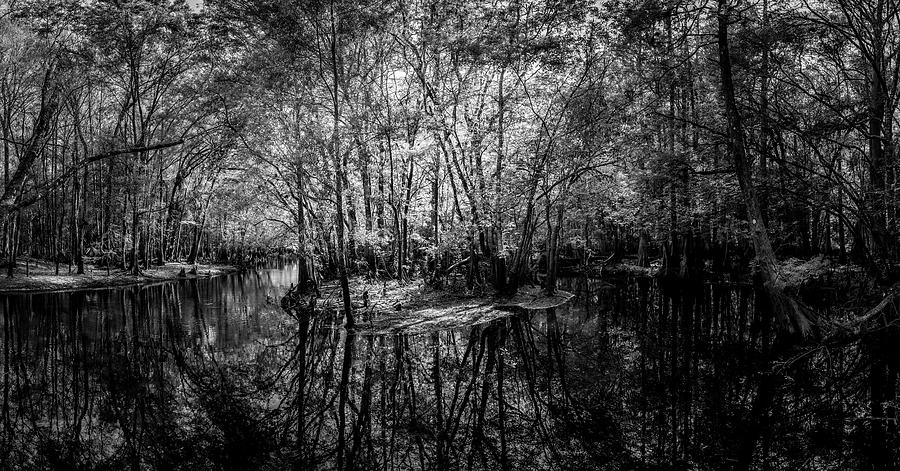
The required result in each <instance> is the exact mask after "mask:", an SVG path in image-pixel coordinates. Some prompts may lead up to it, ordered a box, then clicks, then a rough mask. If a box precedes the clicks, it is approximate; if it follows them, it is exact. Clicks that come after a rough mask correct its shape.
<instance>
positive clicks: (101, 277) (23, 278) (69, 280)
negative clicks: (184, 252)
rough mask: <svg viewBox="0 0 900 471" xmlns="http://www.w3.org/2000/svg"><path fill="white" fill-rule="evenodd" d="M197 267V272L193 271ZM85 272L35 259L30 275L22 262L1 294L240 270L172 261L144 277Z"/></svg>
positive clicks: (2, 280) (89, 268) (1, 280)
mask: <svg viewBox="0 0 900 471" xmlns="http://www.w3.org/2000/svg"><path fill="white" fill-rule="evenodd" d="M195 267H196V271H195V272H192V270H194V268H195ZM84 271H85V273H84V274H83V275H77V274H75V272H74V271H73V272H72V273H68V266H65V265H61V266H60V268H59V274H56V266H55V264H53V263H52V262H47V261H44V260H34V259H31V260H28V266H27V275H26V266H25V263H24V262H22V263H20V265H19V266H18V267H16V270H15V273H14V276H13V277H12V278H10V277H7V276H6V275H5V274H3V275H2V276H0V294H7V293H31V292H48V291H74V290H82V289H101V288H116V287H123V286H131V285H142V284H150V283H158V282H160V281H169V280H177V279H182V278H187V279H190V278H207V277H211V276H218V275H225V274H228V273H233V272H236V271H238V268H237V267H235V266H231V265H214V264H210V265H207V264H196V265H193V264H187V263H180V262H170V263H167V264H165V265H162V266H154V267H151V268H148V269H146V270H142V272H141V274H140V275H133V274H131V273H128V272H127V271H125V270H122V269H111V270H109V272H107V270H106V268H101V267H95V266H93V265H87V264H86V265H85V267H84Z"/></svg>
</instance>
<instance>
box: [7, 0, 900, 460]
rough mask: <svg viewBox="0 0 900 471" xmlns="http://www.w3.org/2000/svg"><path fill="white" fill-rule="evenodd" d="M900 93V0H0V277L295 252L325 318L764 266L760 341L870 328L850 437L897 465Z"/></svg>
mask: <svg viewBox="0 0 900 471" xmlns="http://www.w3.org/2000/svg"><path fill="white" fill-rule="evenodd" d="M898 107H900V0H778V1H775V0H572V1H564V0H404V1H401V0H296V1H293V0H92V1H88V0H2V1H0V140H2V153H3V170H2V172H3V187H2V190H0V216H2V219H0V238H2V239H0V267H2V270H3V272H4V273H3V276H2V277H0V291H4V290H8V291H10V292H13V291H15V292H18V291H30V290H49V289H50V288H48V286H49V287H51V288H52V287H54V286H57V287H58V286H63V285H62V284H65V283H71V285H69V286H75V287H88V286H91V287H96V286H106V285H107V284H108V285H109V286H113V285H115V284H117V283H119V284H121V281H122V280H125V281H128V282H132V281H134V280H145V279H153V280H155V279H157V278H155V276H157V275H158V274H159V273H166V275H159V276H166V277H169V278H173V277H175V276H176V275H175V272H178V275H177V277H179V278H185V277H188V276H193V275H196V274H197V273H198V265H199V266H200V269H199V271H200V273H201V274H202V273H203V271H204V270H207V272H206V273H207V274H215V273H217V271H216V270H220V271H222V272H224V271H229V270H243V269H251V268H253V267H259V266H261V265H263V264H265V263H267V261H271V260H273V259H276V258H277V259H278V260H287V259H291V260H295V261H297V262H298V267H299V268H298V270H297V273H296V277H295V279H292V280H291V285H290V291H289V293H288V295H287V296H286V297H285V298H284V299H283V300H282V301H281V305H282V306H284V307H285V309H286V310H288V311H291V312H293V311H303V312H305V314H298V316H299V317H300V318H303V319H305V320H304V321H303V322H304V323H303V324H302V326H303V327H301V330H303V331H305V329H306V328H308V327H309V325H310V324H309V322H310V320H309V318H308V315H309V312H307V311H310V312H311V311H313V310H315V309H316V305H317V303H318V306H319V309H320V310H322V309H326V308H328V309H333V310H334V311H335V312H336V313H337V314H338V316H337V317H340V319H341V320H340V322H341V323H342V325H343V326H344V327H346V328H347V329H350V328H353V327H355V326H357V325H363V326H365V325H372V326H376V327H377V326H378V325H381V326H382V327H384V328H385V329H388V330H390V328H393V327H391V326H390V325H388V324H389V322H392V321H383V322H382V324H378V323H377V322H375V321H373V319H372V318H373V316H376V317H377V316H378V315H380V314H379V313H378V312H376V313H375V314H373V313H372V312H371V309H370V296H372V301H371V303H372V304H378V303H389V304H390V305H391V306H396V307H395V308H394V307H391V308H390V309H389V310H396V311H401V310H403V309H402V307H403V306H406V308H409V306H410V305H412V306H413V307H414V308H415V309H419V310H418V311H416V312H417V313H418V314H415V315H420V314H421V313H422V312H424V311H426V310H427V309H425V307H427V306H426V305H427V304H429V303H433V304H436V305H440V303H441V302H443V301H445V298H443V297H441V296H443V295H442V294H435V293H444V292H448V293H465V295H466V296H473V297H478V298H484V299H492V300H494V301H493V302H494V307H495V308H497V309H501V308H502V309H513V310H516V309H524V310H525V311H530V310H534V309H537V307H535V306H538V307H540V308H542V309H543V308H549V311H552V310H553V309H554V308H555V307H558V306H560V305H562V304H564V303H565V302H568V301H569V298H568V296H570V294H569V293H568V292H567V291H565V290H564V288H563V287H562V286H563V285H565V286H568V285H569V284H570V280H569V278H571V277H573V276H574V277H587V278H591V279H608V278H609V277H628V278H629V279H632V278H634V277H637V278H642V279H644V278H646V279H653V280H657V281H658V282H659V283H665V284H666V286H668V287H667V288H666V292H669V291H671V290H673V289H674V290H675V291H674V292H676V293H681V292H682V291H684V292H686V291H687V288H684V289H683V290H682V288H679V287H681V286H687V284H689V283H692V282H694V281H697V280H702V282H705V283H707V284H710V283H713V284H716V286H729V287H736V289H745V288H746V289H753V290H755V293H756V298H755V305H756V308H755V309H758V312H757V313H756V314H755V315H756V316H757V317H756V318H754V320H750V319H748V318H745V315H746V312H744V311H741V312H742V314H740V316H741V317H740V320H739V321H736V322H740V323H744V322H746V323H747V324H748V325H752V326H753V327H752V328H753V329H756V330H754V332H756V334H751V340H752V342H753V345H754V347H753V348H756V349H757V351H758V352H762V353H761V354H762V355H763V356H764V358H765V365H773V364H776V363H781V362H785V363H790V362H791V361H794V359H796V357H793V355H795V354H798V352H806V353H805V354H809V355H812V354H813V353H812V352H815V354H816V355H827V354H828V352H829V351H830V350H829V349H836V350H837V349H841V348H847V347H848V346H849V345H855V346H857V347H858V349H857V350H854V351H856V352H864V353H865V358H867V360H866V362H867V363H866V365H867V366H866V368H867V369H866V373H865V375H864V376H865V378H864V379H863V380H860V382H859V383H858V384H857V387H858V388H859V389H860V390H861V391H864V394H863V398H861V399H859V407H860V408H861V409H865V415H866V417H868V419H865V420H867V422H866V423H865V426H864V427H863V428H864V429H865V430H866V432H865V433H866V434H867V435H865V436H866V437H867V438H866V441H867V443H869V444H868V445H866V446H867V447H868V448H866V447H863V449H864V450H866V451H865V452H864V453H863V455H864V456H865V458H859V459H857V458H853V460H856V461H853V462H854V463H863V464H861V465H860V467H859V469H895V468H894V467H893V466H894V465H897V464H898V463H900V461H898V460H900V454H898V453H897V451H896V449H894V448H896V445H897V444H898V443H900V442H898V439H900V432H898V429H897V420H898V419H897V410H896V401H897V392H898V390H900V379H898V375H900V353H898V352H897V351H892V350H893V349H892V348H891V347H890V346H891V345H895V342H896V341H897V339H898V338H900V337H898V336H900V330H898V326H900V322H898V318H900V153H898V150H897V142H896V141H897V139H896V138H895V134H894V125H895V124H897V125H898V127H900V113H898V111H900V110H898ZM167 269H168V270H169V271H168V272H167V271H165V270H167ZM186 270H191V272H190V273H186ZM41 277H44V279H46V280H51V281H52V282H53V283H57V284H56V285H46V284H42V283H43V281H41V280H42V278H41ZM54 280H55V281H54ZM60 280H62V281H60ZM117 280H119V281H117ZM421 286H425V287H428V289H429V290H430V291H428V292H429V293H432V294H433V295H434V297H424V298H421V299H416V297H417V296H418V295H417V294H415V293H413V292H412V291H411V288H409V287H416V289H419V287H421ZM642 286H643V285H642ZM654 286H655V285H654ZM389 287H390V288H389ZM654 289H655V288H654ZM680 290H681V291H680ZM641 292H642V293H644V295H643V296H644V298H640V297H639V296H638V297H635V296H636V295H630V296H632V298H635V299H638V298H640V299H644V301H642V302H643V303H646V302H647V301H646V299H645V298H646V291H645V288H641ZM323 293H324V294H323ZM416 293H418V292H416ZM404 296H405V297H404ZM678 296H682V294H678ZM523 297H526V298H527V299H525V298H523ZM501 298H502V300H501V301H498V299H501ZM454 299H455V298H454ZM467 299H468V298H467ZM679 299H681V298H679ZM704 299H706V298H704ZM557 301H558V302H557ZM685 302H686V301H685ZM176 304H177V303H176ZM451 304H452V303H451ZM642 305H643V304H642ZM679 305H680V304H679ZM454 306H455V308H459V310H457V311H453V312H463V311H465V309H468V308H465V306H463V307H460V306H458V305H454ZM744 308H745V310H746V308H747V306H746V305H744ZM666 309H668V308H666ZM672 309H675V308H674V307H673V308H672ZM685 309H687V308H685ZM698 309H699V308H698ZM385 312H387V310H385V311H383V312H381V314H384V313H385ZM465 312H469V314H467V315H474V314H472V313H471V312H470V311H465ZM553 312H555V311H553ZM664 312H669V311H667V310H666V311H664ZM692 312H693V311H692ZM698 312H699V311H698ZM729 312H730V311H729ZM482 314H483V312H480V313H479V314H478V315H482ZM304 316H307V317H304ZM759 316H761V317H759ZM382 317H383V316H382ZM391 319H392V318H391ZM553 319H554V322H556V321H555V319H556V317H555V314H553ZM491 320H493V317H492V318H491ZM317 322H318V321H313V323H314V324H315V323H317ZM436 322H443V321H436ZM514 322H519V321H514ZM660 322H662V321H660ZM672 322H673V329H674V328H675V324H674V323H675V322H676V321H674V320H673V321H672ZM698 322H699V321H698ZM710 322H713V321H710ZM716 322H718V321H716ZM723 322H724V321H723ZM367 323H368V324H367ZM770 323H771V331H770V330H769V329H770ZM492 325H493V324H492ZM640 325H641V326H643V327H641V328H644V327H646V326H645V324H640ZM710 325H712V324H710ZM742 325H743V324H742ZM441 326H442V327H446V325H443V324H441ZM516 326H517V327H516V328H518V329H521V328H522V327H521V326H520V325H518V324H516ZM394 327H396V326H394ZM710 328H712V327H710ZM370 329H371V330H377V329H375V327H371V328H370ZM759 329H762V330H761V331H760V330H759ZM378 332H381V331H380V330H379V331H378ZM741 332H742V333H741V334H739V336H740V335H744V334H745V332H743V331H741ZM760 332H762V333H760ZM757 334H758V335H759V337H756V336H755V335H757ZM304 335H305V334H304ZM348 335H349V334H348ZM353 335H356V334H353ZM473 335H474V334H473ZM491 335H493V334H491ZM498 335H499V334H498ZM504 335H505V334H504ZM510 335H512V334H510ZM517 335H524V334H517ZM548 335H549V334H548ZM673 335H674V334H673ZM476 337H477V336H476ZM473 338H475V337H473ZM498 338H499V337H498ZM504 338H505V337H504ZM303 339H306V337H303ZM673 339H674V337H673ZM333 341H334V342H335V343H337V340H333ZM354 341H356V340H355V337H354ZM302 342H306V340H303V341H302ZM302 342H301V343H302ZM492 342H493V340H492ZM548 342H549V340H548ZM673 342H674V340H673ZM859 342H861V343H859ZM676 343H677V342H676ZM349 345H350V341H349V340H348V341H347V346H346V347H345V350H343V351H344V354H345V355H347V356H348V358H349V356H350V355H351V353H347V352H352V351H353V349H352V348H350V347H349ZM491 345H494V344H491ZM336 348H337V347H336ZM358 348H361V347H358ZM368 348H369V349H370V350H371V349H372V348H373V347H372V344H371V343H370V344H369V347H368ZM398 348H399V347H398ZM423 348H426V347H423ZM482 348H484V346H483V345H482ZM491 348H500V347H496V346H495V347H491ZM854 348H856V347H854ZM494 351H495V350H491V352H494ZM557 354H559V352H557ZM332 355H335V354H334V353H332ZM435 355H436V354H435ZM491 355H494V353H491ZM497 355H499V353H497ZM675 355H676V356H677V352H676V354H675ZM798 355H799V354H798ZM491 358H492V359H491V360H488V361H492V362H493V361H495V359H494V356H491ZM789 358H791V360H788V359H789ZM498 361H500V362H501V363H500V364H502V359H501V360H498ZM665 361H666V359H665V358H663V359H661V360H660V362H665ZM672 361H673V374H674V361H675V360H672ZM346 362H348V365H349V362H350V360H349V359H347V360H346ZM435 362H437V357H435ZM491 364H493V363H491ZM398 368H399V367H398ZM435 368H437V367H435ZM351 369H352V368H351V366H346V371H345V373H344V376H343V378H342V379H341V381H343V382H342V383H341V384H343V385H344V386H346V384H347V382H348V381H350V380H349V379H348V378H349V376H350V370H351ZM367 371H368V370H367ZM766 371H768V370H766ZM766 371H763V372H759V373H758V374H756V376H754V377H755V378H757V379H758V378H762V380H760V381H762V382H761V383H760V384H759V385H757V386H755V388H757V389H756V391H757V392H756V393H755V394H754V395H753V397H754V398H755V399H752V400H750V407H751V409H750V410H751V411H752V412H753V413H756V414H757V415H758V413H760V411H766V414H765V417H766V419H759V420H757V421H755V422H754V421H753V420H750V421H749V422H747V423H746V424H745V426H746V427H747V430H748V434H749V435H750V436H751V437H754V438H753V439H750V440H748V443H749V445H747V446H749V451H748V449H747V448H746V447H745V448H742V449H741V450H740V451H738V452H736V453H737V455H738V456H739V458H737V463H738V464H739V465H736V466H734V469H757V468H756V467H755V465H754V463H755V462H754V461H753V459H754V458H753V457H754V456H758V455H754V453H758V448H757V443H758V440H756V439H760V440H762V438H764V437H767V436H770V435H768V434H767V433H768V432H766V430H767V427H768V422H764V420H769V419H768V417H770V416H771V415H770V414H769V411H770V410H772V407H774V406H773V405H772V403H773V401H775V399H774V398H775V396H776V394H775V393H776V392H777V391H778V388H779V387H782V384H783V383H775V382H773V381H774V380H772V381H769V380H770V379H771V378H773V377H774V376H775V375H774V373H771V372H766ZM488 373H490V367H489V369H488ZM366 374H368V373H366ZM497 374H499V375H502V369H498V370H497ZM367 378H368V376H367ZM435 381H437V380H435ZM473 381H474V380H473ZM779 381H786V380H784V379H783V378H782V379H780V380H779ZM485 388H486V387H485ZM501 389H502V386H501ZM484 394H485V397H487V394H488V392H487V389H485V392H484ZM835 394H836V393H835ZM347 395H348V393H347V389H346V388H344V390H343V392H341V393H340V398H339V400H340V406H341V408H342V409H341V412H340V417H341V420H342V422H340V425H339V426H336V427H338V429H339V431H340V434H341V439H342V440H343V438H344V437H343V433H344V430H345V424H344V422H343V420H344V416H345V414H344V409H343V407H344V406H345V402H346V401H347V400H349V399H348V397H347ZM438 396H440V392H439V394H438ZM4 404H6V401H4ZM499 407H500V410H501V411H502V410H503V407H504V406H503V399H502V398H501V399H500V406H499ZM673 407H674V406H673ZM673 410H674V409H673ZM357 413H358V411H357ZM673 413H674V412H673ZM869 419H872V420H869ZM473 420H474V419H473ZM481 420H482V421H483V417H482V418H481ZM634 420H637V419H634ZM673 420H675V419H673ZM772 420H774V419H772ZM747 424H749V425H747ZM348 427H349V426H348ZM356 432H357V433H361V432H360V431H359V430H356ZM642 433H643V432H642ZM660 433H662V432H660ZM673 433H675V432H673ZM556 439H559V437H554V440H556ZM675 440H676V444H675V445H673V446H674V447H675V448H674V451H673V453H675V452H676V451H678V450H680V451H678V452H679V453H685V454H686V453H688V449H687V448H685V449H680V448H678V447H679V445H678V444H677V443H678V439H677V437H676V439H675ZM762 441H765V440H762ZM340 443H341V445H339V446H338V449H339V450H341V452H340V453H339V455H338V456H339V457H340V458H339V459H338V462H337V463H338V464H337V468H338V469H342V468H347V469H350V468H352V466H351V465H349V464H346V463H344V462H343V461H342V459H343V456H344V455H343V450H344V449H345V448H346V447H345V446H344V442H340ZM357 445H359V444H357ZM347 446H349V445H347ZM448 446H449V445H448ZM755 450H757V451H755ZM420 452H421V453H423V454H424V453H425V450H424V449H422V450H420ZM504 453H505V452H504ZM641 453H643V451H642V452H641ZM504 456H505V455H504ZM372 459H375V458H372ZM667 459H668V458H660V462H667ZM757 459H759V458H757ZM673 461H674V458H673V459H672V460H670V461H668V462H669V463H670V464H671V463H672V462H673ZM726 461H727V462H728V463H732V461H728V460H726ZM726 461H723V462H722V463H724V462H726ZM437 463H438V465H435V466H437V468H435V469H438V468H442V466H440V463H442V462H441V461H438V462H437ZM756 463H757V464H759V462H756ZM422 464H423V466H421V468H428V466H424V461H423V462H422ZM444 464H446V463H444ZM509 464H510V463H509V462H508V461H502V462H500V465H498V466H499V467H498V469H499V468H504V469H508V466H509ZM723 466H724V465H723ZM729 466H731V465H729ZM413 467H414V468H415V467H417V466H413ZM470 467H471V463H470ZM488 467H490V466H488ZM385 469H387V467H385ZM579 469H580V468H579ZM648 469H649V468H648ZM660 469H663V468H660ZM684 469H706V468H684ZM710 469H713V468H710ZM719 469H725V468H719ZM759 469H794V468H784V467H778V466H774V467H761V468H759ZM797 469H800V468H797ZM803 469H831V468H828V467H827V466H823V467H821V468H816V467H815V466H812V467H810V468H803ZM835 469H840V468H835Z"/></svg>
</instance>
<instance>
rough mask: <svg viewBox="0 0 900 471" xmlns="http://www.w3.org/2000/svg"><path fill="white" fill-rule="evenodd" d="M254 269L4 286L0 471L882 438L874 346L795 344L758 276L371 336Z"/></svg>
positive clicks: (661, 459)
mask: <svg viewBox="0 0 900 471" xmlns="http://www.w3.org/2000/svg"><path fill="white" fill-rule="evenodd" d="M254 276H255V275H235V276H231V277H224V278H220V279H213V280H200V281H191V282H184V283H179V284H164V285H159V286H151V287H144V288H130V289H124V290H110V291H98V292H87V293H68V294H43V295H21V296H9V297H5V298H3V299H2V306H3V311H2V324H3V334H2V343H3V379H2V388H3V409H2V423H3V426H2V432H0V453H2V456H0V467H2V468H3V469H16V468H47V467H58V468H108V469H123V468H130V469H142V468H153V469H179V468H181V469H186V468H198V469H208V468H221V469H255V468H267V469H285V468H290V467H293V468H294V469H313V468H323V469H334V468H339V469H384V470H392V469H557V468H562V469H635V468H643V469H652V468H666V469H669V468H673V467H675V468H684V469H688V468H700V469H723V468H734V469H747V468H768V469H778V468H785V467H793V468H799V469H803V468H807V469H828V468H831V469H840V468H841V466H843V465H844V464H846V463H849V462H856V463H858V462H861V461H864V460H865V459H867V458H865V457H866V456H869V454H868V453H869V451H870V448H871V445H870V443H869V442H868V440H869V438H870V434H871V430H872V427H870V424H869V423H866V422H865V420H864V419H859V418H860V417H865V416H866V414H867V413H868V412H867V409H866V408H867V406H868V398H867V396H866V390H865V388H864V387H861V384H863V383H864V382H865V381H868V380H869V378H868V375H869V373H870V371H869V370H867V366H866V365H867V363H866V355H868V354H869V353H867V352H868V351H869V350H870V349H867V348H861V347H859V346H856V345H849V346H846V347H842V350H841V351H827V352H826V351H823V350H815V351H804V352H798V351H795V350H792V348H791V347H790V346H789V345H790V343H786V342H781V341H780V340H779V339H774V338H772V329H771V328H770V323H771V321H770V319H768V318H767V315H766V313H765V310H764V309H761V308H759V307H757V306H756V305H755V303H754V301H753V299H754V297H753V293H752V290H750V289H749V288H743V287H728V286H716V285H710V284H701V285H697V286H693V287H685V286H679V287H678V288H677V289H671V290H664V289H661V288H659V287H658V286H657V285H656V284H655V283H653V282H650V281H647V280H621V281H620V282H618V283H616V284H615V285H613V284H609V283H608V282H599V281H587V280H574V279H573V280H564V283H567V284H568V286H566V288H567V289H570V290H573V291H575V292H578V293H579V297H578V299H577V300H576V302H575V304H574V305H571V306H568V307H565V308H559V309H556V310H550V311H548V312H541V313H534V314H518V315H511V316H510V317H507V318H502V319H497V320H494V321H492V322H490V323H487V324H481V325H474V326H470V327H467V328H462V329H457V330H452V331H438V332H424V333H415V334H412V333H408V334H393V335H370V334H366V333H363V332H359V333H357V332H353V331H351V332H348V331H346V330H344V329H341V328H335V327H334V326H333V320H332V318H331V317H330V316H328V315H326V314H322V315H317V316H312V317H300V318H296V317H293V316H290V315H288V314H287V313H285V312H283V311H281V310H280V309H279V308H278V307H276V305H274V304H272V303H267V302H266V299H267V297H268V299H270V300H271V299H273V298H274V297H276V296H277V292H278V291H279V287H280V286H282V285H280V284H279V283H277V282H272V281H271V280H269V281H265V280H263V281H260V280H258V279H253V277H254ZM248 277H249V278H248ZM798 353H803V354H802V355H798ZM826 388H827V390H829V391H835V392H836V393H835V394H823V393H822V391H823V390H825V389H826ZM880 430H881V433H882V434H883V435H884V436H883V438H882V439H883V440H885V441H886V443H896V430H895V429H893V428H890V427H883V428H882V429H880ZM891 440H892V442H891Z"/></svg>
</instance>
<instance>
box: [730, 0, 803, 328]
mask: <svg viewBox="0 0 900 471" xmlns="http://www.w3.org/2000/svg"><path fill="white" fill-rule="evenodd" d="M728 10H729V6H728V0H718V12H717V13H718V15H717V16H718V34H717V36H718V49H719V71H720V73H721V76H722V98H723V101H724V106H725V116H726V118H727V120H728V138H729V139H728V149H729V151H730V153H731V156H732V158H733V160H734V171H735V173H736V174H737V179H738V185H739V186H740V188H741V194H742V196H743V199H744V204H745V205H746V209H747V217H748V219H749V223H750V239H751V241H752V242H753V248H754V249H755V252H756V262H757V264H758V274H759V276H760V278H761V280H762V283H763V285H764V287H765V288H766V292H767V294H768V295H769V296H770V297H771V298H772V305H773V308H774V310H775V312H776V314H777V315H778V316H779V320H780V321H781V327H782V329H784V330H785V331H787V332H790V333H794V332H799V333H801V334H803V335H807V334H810V333H811V331H812V327H813V326H812V324H811V321H810V319H809V317H808V316H807V314H806V313H804V309H803V308H802V307H801V306H800V305H799V304H798V303H797V302H796V301H795V300H793V299H790V298H788V297H787V296H785V295H784V293H783V292H782V288H783V286H784V280H782V279H780V276H779V270H778V265H777V259H776V258H775V251H774V250H773V249H772V243H771V241H770V240H769V235H768V233H767V231H766V223H765V221H764V220H763V216H762V210H761V209H760V206H759V198H758V197H757V194H756V188H755V187H754V185H753V179H752V175H751V168H750V162H749V161H748V160H747V155H746V144H745V142H744V128H743V123H742V122H741V115H740V112H739V110H738V108H737V101H736V99H735V91H734V79H733V76H732V69H731V53H730V51H729V45H728V22H729V11H728Z"/></svg>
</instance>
